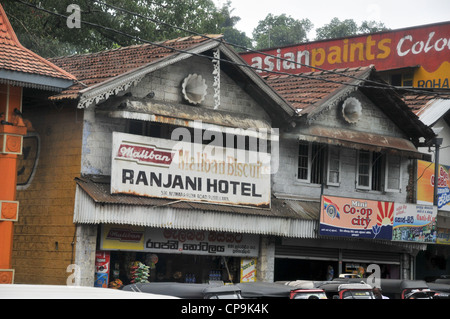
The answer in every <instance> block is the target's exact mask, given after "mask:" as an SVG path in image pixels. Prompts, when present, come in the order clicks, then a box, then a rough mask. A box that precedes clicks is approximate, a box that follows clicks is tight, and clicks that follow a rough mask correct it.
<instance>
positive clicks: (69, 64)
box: [50, 35, 221, 100]
mask: <svg viewBox="0 0 450 319" xmlns="http://www.w3.org/2000/svg"><path fill="white" fill-rule="evenodd" d="M207 37H211V38H214V39H220V38H221V36H220V35H207ZM205 41H207V38H206V37H202V36H191V37H184V38H177V39H173V40H168V41H164V42H160V43H158V45H159V46H155V45H152V44H142V45H132V46H128V47H121V48H118V49H112V50H106V51H101V52H97V53H87V54H79V55H72V56H65V57H58V58H52V59H50V61H52V62H53V63H54V64H56V65H58V66H59V67H61V68H63V69H64V70H66V71H68V72H70V73H71V74H73V75H75V77H76V78H77V79H78V82H79V83H77V84H75V85H73V86H72V87H70V88H68V89H67V90H64V91H63V92H61V93H60V94H58V95H57V96H54V97H52V99H53V100H61V99H78V98H79V97H80V94H81V93H80V92H81V91H86V90H88V89H90V88H94V87H96V86H99V85H101V84H102V83H103V84H104V83H106V82H107V81H108V80H111V79H113V78H116V77H118V76H121V75H124V74H126V73H127V72H131V71H134V70H137V69H138V68H140V67H142V66H145V65H148V64H150V63H152V62H155V61H159V60H162V59H165V58H167V57H169V56H172V55H175V54H176V53H177V51H176V50H188V49H191V48H192V47H194V46H197V45H199V44H201V43H204V42H205ZM171 48H173V49H171Z"/></svg>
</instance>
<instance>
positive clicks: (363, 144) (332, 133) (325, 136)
mask: <svg viewBox="0 0 450 319" xmlns="http://www.w3.org/2000/svg"><path fill="white" fill-rule="evenodd" d="M299 139H300V140H302V141H307V142H317V143H324V144H331V145H336V146H342V147H347V148H352V149H359V150H367V151H374V152H381V151H384V152H388V153H394V154H399V155H404V156H408V157H412V158H417V159H423V156H424V155H425V154H422V153H420V152H419V151H418V150H417V148H416V147H415V146H414V144H413V143H412V142H411V141H409V140H407V139H404V138H399V137H393V136H386V135H379V134H373V133H367V132H360V131H353V130H346V129H340V128H339V129H336V128H332V127H324V126H319V125H313V126H310V127H307V128H302V129H301V130H300V135H299Z"/></svg>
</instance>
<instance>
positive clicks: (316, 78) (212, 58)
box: [15, 0, 439, 95]
mask: <svg viewBox="0 0 450 319" xmlns="http://www.w3.org/2000/svg"><path fill="white" fill-rule="evenodd" d="M15 1H16V2H18V3H21V4H23V5H26V6H28V7H31V8H34V9H37V10H40V11H43V12H46V13H48V14H51V15H55V16H58V17H60V18H63V19H65V20H67V18H69V16H66V15H63V14H60V13H58V12H54V11H50V10H47V9H45V8H43V7H42V6H37V5H34V4H31V3H27V2H24V1H22V0H15ZM95 1H97V2H99V1H98V0H95ZM102 4H105V5H108V4H106V3H103V2H102ZM108 6H109V5H108ZM111 8H113V7H111ZM114 9H117V10H119V9H120V8H118V7H114ZM123 10H125V9H123ZM142 17H143V18H145V17H144V16H142ZM153 20H154V19H153ZM80 23H83V24H86V25H90V26H92V27H95V28H100V29H103V30H106V31H109V32H115V33H118V34H120V35H123V36H125V37H128V38H131V39H133V40H136V41H139V42H142V43H146V44H151V45H153V46H156V47H160V48H165V49H168V50H172V51H176V52H179V53H184V54H189V55H192V56H198V57H203V58H207V59H210V60H219V61H221V62H224V63H228V64H232V65H235V66H240V67H245V68H249V69H253V70H255V71H261V72H267V73H271V74H276V75H287V76H291V77H299V78H306V79H312V80H317V81H323V82H328V83H335V84H339V85H346V86H353V87H361V85H360V84H356V83H348V82H341V81H335V80H330V79H325V78H321V77H316V76H313V75H305V74H301V73H300V74H291V73H287V72H281V71H273V70H272V71H267V70H264V69H261V68H258V67H255V66H251V65H249V64H247V63H245V64H244V63H237V62H233V61H229V60H224V59H220V58H219V59H217V58H214V57H212V56H208V55H204V54H199V53H193V52H190V51H187V50H182V49H177V48H174V47H171V46H168V45H164V44H163V43H156V42H152V41H148V40H145V39H142V38H140V37H137V36H134V35H131V34H128V33H126V32H123V31H120V30H115V29H113V28H110V27H106V26H103V25H99V24H97V23H93V22H88V21H84V20H81V19H80ZM168 25H169V26H170V24H168ZM172 27H174V26H172ZM176 28H178V29H180V30H183V31H185V32H190V31H187V30H185V29H182V28H179V27H176ZM192 33H194V34H196V35H198V36H202V37H205V38H207V39H210V40H214V41H219V42H221V43H224V42H223V41H222V40H220V39H217V38H216V39H214V38H211V37H208V36H205V35H202V34H199V33H195V32H192ZM225 43H226V42H225ZM227 44H228V43H227ZM254 52H256V53H258V51H254ZM261 53H262V52H261ZM262 54H264V53H262ZM269 56H271V55H269ZM272 57H274V58H278V57H276V56H272ZM289 61H290V60H289ZM290 62H292V61H290ZM322 72H323V73H333V74H337V75H339V76H349V75H344V74H343V73H339V72H336V71H331V70H325V69H322ZM321 75H323V74H321ZM349 77H351V76H349ZM352 78H353V79H355V80H358V81H361V82H363V81H369V80H366V79H361V78H358V77H352ZM372 82H373V83H375V84H376V86H368V85H364V87H365V88H374V89H383V90H398V89H399V88H397V87H395V86H390V85H387V86H386V85H385V84H384V83H380V82H374V81H372ZM401 89H402V90H410V89H407V88H401ZM413 91H414V92H415V93H416V94H418V93H419V92H420V94H424V95H425V94H426V95H428V94H434V95H439V93H438V92H429V91H418V90H413Z"/></svg>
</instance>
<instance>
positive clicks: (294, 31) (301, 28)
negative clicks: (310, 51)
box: [253, 14, 313, 49]
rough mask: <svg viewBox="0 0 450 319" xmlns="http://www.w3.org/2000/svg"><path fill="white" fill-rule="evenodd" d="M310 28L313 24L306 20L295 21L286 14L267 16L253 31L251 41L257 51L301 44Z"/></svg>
mask: <svg viewBox="0 0 450 319" xmlns="http://www.w3.org/2000/svg"><path fill="white" fill-rule="evenodd" d="M312 28H313V24H312V23H311V21H310V20H308V19H302V20H296V19H294V18H292V17H290V16H287V15H286V14H281V15H279V16H275V15H273V14H268V15H267V17H266V18H265V19H264V20H262V21H259V23H258V26H257V27H256V28H255V29H254V30H253V40H254V41H255V42H256V48H257V49H262V48H269V47H275V46H286V45H290V44H296V43H301V42H304V41H306V40H307V34H308V32H309V31H311V29H312Z"/></svg>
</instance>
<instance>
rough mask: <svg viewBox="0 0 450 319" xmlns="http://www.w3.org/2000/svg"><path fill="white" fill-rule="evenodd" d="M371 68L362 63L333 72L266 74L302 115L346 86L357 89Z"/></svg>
mask: <svg viewBox="0 0 450 319" xmlns="http://www.w3.org/2000/svg"><path fill="white" fill-rule="evenodd" d="M371 70H372V69H371V68H370V67H359V68H351V69H339V70H333V71H332V72H326V71H321V72H308V73H302V74H298V75H295V76H293V75H271V76H268V77H266V80H267V82H268V83H269V84H270V85H271V86H272V87H274V88H275V89H276V90H277V91H278V92H279V93H280V94H281V95H282V96H284V98H285V99H286V100H287V101H289V102H290V103H291V105H292V106H293V107H294V108H295V109H296V111H297V114H298V115H306V114H314V113H315V112H317V111H318V109H319V108H320V106H321V105H323V104H324V103H326V102H327V101H329V100H330V99H331V98H332V97H334V96H338V95H339V93H342V92H343V91H344V90H351V91H353V90H356V85H358V84H359V83H360V82H361V81H362V80H363V79H365V78H367V75H368V73H370V72H371ZM355 78H359V79H361V80H360V81H358V80H355ZM346 84H348V85H346Z"/></svg>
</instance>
